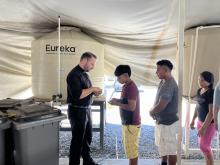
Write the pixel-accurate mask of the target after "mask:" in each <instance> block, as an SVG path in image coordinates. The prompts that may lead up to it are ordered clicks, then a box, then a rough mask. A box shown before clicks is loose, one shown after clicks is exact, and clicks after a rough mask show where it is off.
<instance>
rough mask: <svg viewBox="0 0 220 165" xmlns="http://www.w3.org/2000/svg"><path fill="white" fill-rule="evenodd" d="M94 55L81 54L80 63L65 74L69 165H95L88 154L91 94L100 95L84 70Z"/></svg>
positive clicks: (91, 67)
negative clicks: (70, 132) (69, 132)
mask: <svg viewBox="0 0 220 165" xmlns="http://www.w3.org/2000/svg"><path fill="white" fill-rule="evenodd" d="M96 58H97V57H96V56H95V55H94V54H92V53H90V52H85V53H84V54H82V56H81V59H80V63H79V64H78V65H77V66H76V67H75V68H73V69H72V70H71V71H70V72H69V74H68V76H67V79H66V81H67V103H68V117H69V120H70V124H71V130H72V140H71V145H70V158H69V165H79V164H80V157H81V156H82V158H83V165H97V164H96V163H95V162H94V161H93V159H92V158H91V156H90V144H91V141H92V121H91V109H90V106H91V104H92V95H93V94H94V95H96V96H98V95H100V94H101V93H102V90H101V89H100V88H99V87H92V83H91V81H90V79H89V76H88V74H87V73H86V72H89V71H90V70H92V69H93V68H94V66H95V63H96Z"/></svg>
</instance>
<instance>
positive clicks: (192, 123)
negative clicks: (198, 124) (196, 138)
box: [190, 121, 195, 129]
mask: <svg viewBox="0 0 220 165" xmlns="http://www.w3.org/2000/svg"><path fill="white" fill-rule="evenodd" d="M194 125H195V122H194V121H192V122H191V123H190V128H191V129H195V126H194Z"/></svg>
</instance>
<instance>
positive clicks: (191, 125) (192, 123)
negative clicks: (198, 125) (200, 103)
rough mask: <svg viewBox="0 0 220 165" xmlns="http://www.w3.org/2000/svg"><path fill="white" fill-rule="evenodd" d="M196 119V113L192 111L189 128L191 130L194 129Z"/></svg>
mask: <svg viewBox="0 0 220 165" xmlns="http://www.w3.org/2000/svg"><path fill="white" fill-rule="evenodd" d="M197 117H198V111H197V110H194V114H193V118H192V121H191V123H190V128H191V129H195V120H196V118H197Z"/></svg>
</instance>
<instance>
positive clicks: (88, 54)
mask: <svg viewBox="0 0 220 165" xmlns="http://www.w3.org/2000/svg"><path fill="white" fill-rule="evenodd" d="M85 58H87V59H88V58H95V59H97V57H96V55H94V54H93V53H91V52H85V53H83V54H82V56H81V58H80V61H81V60H83V59H85Z"/></svg>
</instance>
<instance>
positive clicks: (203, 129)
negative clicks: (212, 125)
mask: <svg viewBox="0 0 220 165" xmlns="http://www.w3.org/2000/svg"><path fill="white" fill-rule="evenodd" d="M204 134H205V128H203V127H201V128H200V129H199V130H198V136H203V135H204Z"/></svg>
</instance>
